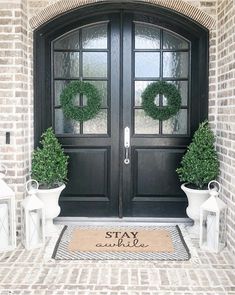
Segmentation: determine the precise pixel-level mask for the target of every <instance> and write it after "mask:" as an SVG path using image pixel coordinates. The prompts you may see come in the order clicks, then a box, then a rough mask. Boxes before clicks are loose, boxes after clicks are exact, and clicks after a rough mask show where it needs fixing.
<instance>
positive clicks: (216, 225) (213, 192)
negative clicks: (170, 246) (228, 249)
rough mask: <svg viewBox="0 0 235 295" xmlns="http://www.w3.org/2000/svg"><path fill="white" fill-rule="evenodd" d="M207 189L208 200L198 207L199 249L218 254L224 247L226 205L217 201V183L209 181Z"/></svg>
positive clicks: (218, 186)
mask: <svg viewBox="0 0 235 295" xmlns="http://www.w3.org/2000/svg"><path fill="white" fill-rule="evenodd" d="M212 185H213V188H211V186H212ZM216 187H217V188H216ZM208 189H209V193H210V198H209V199H208V200H206V201H205V202H204V203H203V204H202V205H201V207H200V247H201V249H204V250H207V251H211V252H215V253H218V252H220V251H221V250H222V249H223V248H224V247H225V245H226V211H227V205H226V204H225V203H224V202H223V201H222V200H221V199H219V193H220V184H219V183H218V182H217V181H215V180H213V181H211V182H210V183H209V184H208Z"/></svg>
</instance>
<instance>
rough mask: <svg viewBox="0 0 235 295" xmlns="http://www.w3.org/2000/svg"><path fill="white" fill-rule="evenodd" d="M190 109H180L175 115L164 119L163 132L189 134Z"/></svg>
mask: <svg viewBox="0 0 235 295" xmlns="http://www.w3.org/2000/svg"><path fill="white" fill-rule="evenodd" d="M187 123H188V111H187V110H180V111H179V112H178V113H177V114H176V115H175V116H174V117H172V118H170V119H169V120H166V121H163V124H162V125H163V126H162V128H163V134H187V131H188V128H187Z"/></svg>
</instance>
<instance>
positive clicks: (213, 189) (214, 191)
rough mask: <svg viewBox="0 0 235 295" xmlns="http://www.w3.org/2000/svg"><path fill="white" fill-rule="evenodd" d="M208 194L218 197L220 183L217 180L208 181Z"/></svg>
mask: <svg viewBox="0 0 235 295" xmlns="http://www.w3.org/2000/svg"><path fill="white" fill-rule="evenodd" d="M208 190H209V194H210V195H211V196H214V197H218V196H219V193H220V191H221V185H220V183H219V182H218V181H216V180H212V181H210V182H209V183H208Z"/></svg>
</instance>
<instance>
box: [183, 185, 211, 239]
mask: <svg viewBox="0 0 235 295" xmlns="http://www.w3.org/2000/svg"><path fill="white" fill-rule="evenodd" d="M181 189H182V190H183V191H184V192H185V194H186V196H187V198H188V207H187V209H186V213H187V215H188V217H190V218H191V219H192V220H193V221H194V224H193V226H192V227H191V228H189V230H190V232H191V233H194V234H196V235H199V232H200V206H201V205H202V204H203V203H204V202H205V201H206V200H207V199H208V198H209V196H210V195H209V190H196V189H191V188H188V187H186V184H185V183H184V184H182V185H181Z"/></svg>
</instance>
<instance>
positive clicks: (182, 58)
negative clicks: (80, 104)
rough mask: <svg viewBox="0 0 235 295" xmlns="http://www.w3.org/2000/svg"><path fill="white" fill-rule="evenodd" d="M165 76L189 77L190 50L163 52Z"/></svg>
mask: <svg viewBox="0 0 235 295" xmlns="http://www.w3.org/2000/svg"><path fill="white" fill-rule="evenodd" d="M163 77H175V78H187V77H188V52H163Z"/></svg>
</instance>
